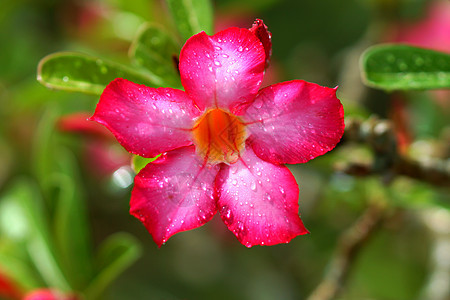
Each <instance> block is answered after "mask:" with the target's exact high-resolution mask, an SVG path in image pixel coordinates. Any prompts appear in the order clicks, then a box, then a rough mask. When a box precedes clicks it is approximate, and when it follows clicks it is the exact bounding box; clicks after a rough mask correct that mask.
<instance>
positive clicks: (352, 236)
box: [307, 204, 386, 300]
mask: <svg viewBox="0 0 450 300" xmlns="http://www.w3.org/2000/svg"><path fill="white" fill-rule="evenodd" d="M385 212H386V210H385V207H384V206H381V205H380V204H371V205H370V206H369V207H368V208H367V209H366V211H365V212H364V214H363V215H362V216H361V217H360V218H359V219H358V220H357V221H356V222H355V224H353V226H352V227H350V228H349V229H347V231H346V232H344V234H343V235H342V236H341V237H340V239H339V241H338V245H337V249H336V252H335V254H334V256H333V258H332V260H331V262H330V265H329V267H328V269H327V272H326V274H325V276H324V278H323V281H322V282H321V283H320V284H319V285H318V286H317V288H316V289H315V290H314V291H313V292H312V294H311V295H310V296H309V297H308V299H307V300H330V299H335V298H336V297H338V296H339V294H340V293H341V292H342V288H343V286H344V284H345V282H346V280H347V278H348V274H349V272H350V270H351V267H352V265H353V263H354V261H355V260H356V258H357V257H358V254H359V252H360V251H359V250H360V249H361V248H362V246H363V245H364V244H365V243H366V242H367V241H368V240H369V238H370V237H371V236H372V235H373V233H374V232H375V231H376V229H377V228H378V227H379V225H380V224H381V223H382V221H383V220H384V218H385Z"/></svg>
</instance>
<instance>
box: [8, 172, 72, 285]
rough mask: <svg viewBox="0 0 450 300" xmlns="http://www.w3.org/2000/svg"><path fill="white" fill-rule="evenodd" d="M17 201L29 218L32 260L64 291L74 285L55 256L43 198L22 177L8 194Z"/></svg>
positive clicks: (28, 248) (48, 281) (49, 279)
mask: <svg viewBox="0 0 450 300" xmlns="http://www.w3.org/2000/svg"><path fill="white" fill-rule="evenodd" d="M6 197H9V198H10V199H12V201H14V202H16V203H17V204H18V206H19V209H20V210H21V212H22V214H23V218H22V219H23V220H27V223H26V226H27V228H26V229H25V230H24V232H26V234H27V235H26V237H25V243H26V247H27V250H28V253H29V255H30V258H31V261H32V262H33V263H34V265H35V267H36V269H37V270H38V271H39V273H40V275H41V276H42V278H43V279H44V281H45V282H46V284H47V285H48V286H52V287H55V288H58V289H60V290H62V291H70V290H72V288H71V287H70V285H69V283H68V282H67V280H66V278H65V276H64V274H63V273H62V271H61V268H60V266H59V264H58V261H57V259H56V256H55V251H54V246H53V244H52V241H51V239H50V232H49V229H48V223H47V222H46V220H45V215H46V214H45V213H44V209H43V201H42V199H41V198H40V197H39V191H38V189H37V187H36V186H34V184H32V183H31V182H30V181H28V180H25V179H18V180H16V181H15V182H14V184H13V186H12V187H11V189H10V190H9V192H8V193H7V196H6Z"/></svg>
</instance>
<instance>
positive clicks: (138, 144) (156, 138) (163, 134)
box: [91, 78, 200, 157]
mask: <svg viewBox="0 0 450 300" xmlns="http://www.w3.org/2000/svg"><path fill="white" fill-rule="evenodd" d="M199 115H200V111H198V109H197V108H196V107H195V106H194V104H193V103H192V100H191V99H190V98H189V97H188V96H187V95H186V93H185V92H183V91H180V90H175V89H171V88H157V89H155V88H150V87H146V86H144V85H139V84H135V83H133V82H131V81H128V80H126V79H122V78H118V79H115V80H114V81H112V82H111V83H110V84H109V85H108V86H107V87H106V88H105V90H104V91H103V94H102V96H101V98H100V102H99V103H98V104H97V108H96V110H95V114H94V115H93V116H92V117H91V120H94V121H97V122H98V123H100V124H103V125H105V126H106V127H107V128H108V129H109V130H110V131H111V132H112V133H113V134H114V135H115V137H116V138H117V140H118V141H119V143H120V144H121V145H122V146H123V147H125V149H127V150H128V151H129V152H131V153H134V154H137V155H140V156H144V157H154V156H156V155H158V154H160V153H163V152H166V151H169V150H172V149H176V148H179V147H183V146H188V145H191V144H192V141H191V140H192V139H191V132H190V129H191V128H192V127H193V125H194V119H195V118H196V117H198V116H199Z"/></svg>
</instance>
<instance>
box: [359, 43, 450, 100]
mask: <svg viewBox="0 0 450 300" xmlns="http://www.w3.org/2000/svg"><path fill="white" fill-rule="evenodd" d="M361 72H362V77H363V80H364V82H365V84H366V85H368V86H371V87H374V88H378V89H383V90H387V91H391V90H423V89H440V88H450V55H449V54H445V53H442V52H438V51H433V50H428V49H423V48H417V47H412V46H407V45H397V44H386V45H379V46H374V47H371V48H369V49H368V50H366V52H364V53H363V55H362V56H361Z"/></svg>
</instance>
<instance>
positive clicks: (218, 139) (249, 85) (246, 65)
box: [91, 28, 344, 247]
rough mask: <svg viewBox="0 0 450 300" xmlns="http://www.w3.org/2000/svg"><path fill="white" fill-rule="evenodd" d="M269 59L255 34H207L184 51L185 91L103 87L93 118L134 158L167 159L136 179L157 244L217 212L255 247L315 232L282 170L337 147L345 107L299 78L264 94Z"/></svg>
mask: <svg viewBox="0 0 450 300" xmlns="http://www.w3.org/2000/svg"><path fill="white" fill-rule="evenodd" d="M265 46H266V47H267V44H266V45H265ZM266 52H267V51H266V50H265V49H264V46H263V43H262V42H261V40H260V39H259V38H258V37H257V36H256V35H255V34H254V33H253V32H251V31H250V30H248V29H240V28H229V29H226V30H223V31H221V32H219V33H217V34H215V35H213V36H208V35H206V34H205V33H204V32H201V33H199V34H196V35H194V36H193V37H191V38H190V39H189V40H188V41H187V42H186V44H185V45H184V47H183V48H182V50H181V54H180V65H179V68H180V76H181V83H182V85H183V87H184V89H185V91H181V90H176V89H171V88H149V87H146V86H143V85H138V84H135V83H132V82H130V81H127V80H125V79H116V80H114V81H113V82H111V83H110V84H109V85H108V86H107V87H106V88H105V90H104V92H103V94H102V96H101V98H100V102H99V103H98V105H97V108H96V111H95V114H94V115H93V116H92V117H91V119H92V120H94V121H97V122H99V123H101V124H103V125H105V126H106V127H107V128H108V129H109V130H111V132H112V133H113V134H114V135H115V136H116V138H117V139H118V141H119V142H120V143H121V144H122V145H123V146H124V147H125V148H126V149H127V150H128V151H129V152H131V153H134V154H137V155H141V156H144V157H154V156H156V155H157V154H159V153H164V155H162V156H161V157H160V158H159V159H157V160H156V161H154V162H153V163H150V164H148V165H147V166H146V167H145V168H144V169H143V170H142V171H141V172H140V173H139V174H138V175H136V177H135V185H134V188H133V191H132V195H131V203H130V205H131V210H130V212H131V214H132V215H134V216H135V217H137V218H138V219H139V220H140V221H141V222H142V223H143V224H144V225H145V227H146V228H147V230H148V231H149V232H150V234H151V235H152V237H153V239H154V241H155V242H156V243H157V244H158V245H159V246H161V245H162V244H163V243H165V242H166V241H167V240H168V239H169V238H170V237H171V236H172V235H174V234H176V233H178V232H180V231H185V230H189V229H193V228H196V227H199V226H201V225H203V224H205V223H206V222H208V221H209V220H211V218H212V217H213V216H214V215H215V214H216V213H217V212H219V213H220V216H221V218H222V220H223V222H224V223H225V224H226V226H227V227H228V228H229V229H230V230H231V231H232V232H233V233H234V234H235V236H236V237H237V238H238V240H239V241H240V242H241V243H242V244H244V245H245V246H247V247H251V246H253V245H274V244H278V243H288V242H289V241H290V240H291V239H293V238H294V237H296V236H298V235H301V234H306V233H308V231H307V230H306V229H305V227H304V226H303V224H302V221H301V220H300V217H299V215H298V208H299V205H298V193H299V189H298V185H297V183H296V181H295V179H294V177H293V175H292V174H291V172H290V171H289V169H288V168H286V167H285V166H284V165H283V164H286V163H289V164H296V163H304V162H306V161H308V160H310V159H313V158H315V157H317V156H319V155H322V154H324V153H326V152H328V151H330V150H331V149H332V148H334V147H335V145H336V144H337V143H338V142H339V140H340V138H341V136H342V134H343V131H344V119H343V116H344V113H343V108H342V105H341V103H340V101H339V100H338V99H337V98H336V89H331V88H326V87H321V86H319V85H317V84H314V83H309V82H305V81H301V80H293V81H288V82H283V83H279V84H275V85H272V86H269V87H266V88H264V89H262V90H259V87H260V84H261V81H262V79H263V75H264V67H265V64H266ZM267 53H270V52H267Z"/></svg>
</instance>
